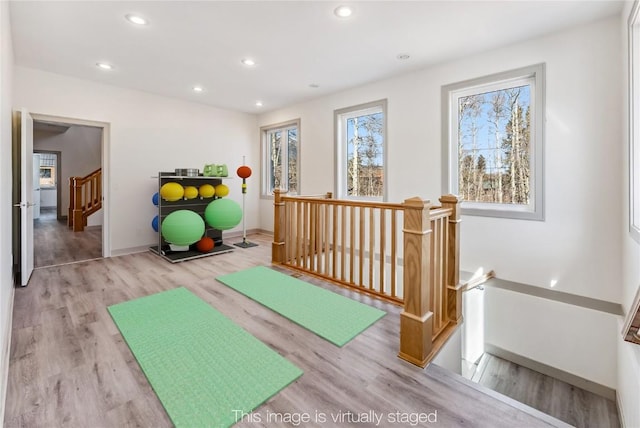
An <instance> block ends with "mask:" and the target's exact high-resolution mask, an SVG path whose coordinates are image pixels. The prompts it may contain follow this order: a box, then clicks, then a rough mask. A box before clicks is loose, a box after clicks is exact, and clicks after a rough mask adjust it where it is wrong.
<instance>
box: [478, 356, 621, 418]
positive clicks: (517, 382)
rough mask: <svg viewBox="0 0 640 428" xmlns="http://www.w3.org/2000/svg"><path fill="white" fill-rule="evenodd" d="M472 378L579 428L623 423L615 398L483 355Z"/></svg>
mask: <svg viewBox="0 0 640 428" xmlns="http://www.w3.org/2000/svg"><path fill="white" fill-rule="evenodd" d="M472 380H473V381H474V382H477V383H479V384H480V385H483V386H486V387H487V388H490V389H492V390H494V391H497V392H499V393H501V394H504V395H506V396H508V397H511V398H513V399H514V400H517V401H519V402H521V403H524V404H527V405H529V406H531V407H533V408H535V409H538V410H540V411H542V412H545V413H547V414H550V415H553V416H554V417H556V418H558V419H560V420H563V421H565V422H567V423H569V424H571V425H573V426H576V427H578V428H582V427H599V428H605V427H611V428H617V427H619V426H620V420H619V419H618V411H617V409H616V404H615V403H614V402H613V401H612V400H608V399H606V398H604V397H601V396H599V395H596V394H594V393H592V392H589V391H585V390H583V389H580V388H577V387H575V386H573V385H570V384H568V383H566V382H562V381H560V380H558V379H554V378H552V377H550V376H546V375H543V374H542V373H538V372H536V371H533V370H530V369H528V368H526V367H522V366H519V365H517V364H515V363H512V362H511V361H507V360H504V359H502V358H499V357H496V356H495V355H491V354H486V353H485V354H484V355H483V356H482V358H481V359H480V362H479V363H478V369H477V370H476V373H475V374H474V376H473V378H472Z"/></svg>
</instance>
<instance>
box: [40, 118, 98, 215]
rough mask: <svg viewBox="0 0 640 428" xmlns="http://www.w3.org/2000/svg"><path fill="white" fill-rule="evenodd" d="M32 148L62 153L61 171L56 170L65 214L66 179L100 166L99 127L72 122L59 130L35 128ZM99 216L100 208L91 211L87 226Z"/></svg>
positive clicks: (67, 192)
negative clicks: (64, 129)
mask: <svg viewBox="0 0 640 428" xmlns="http://www.w3.org/2000/svg"><path fill="white" fill-rule="evenodd" d="M33 149H34V150H52V151H59V152H61V161H62V164H61V169H62V171H59V175H58V186H59V187H60V191H61V195H60V197H61V198H60V199H61V201H60V203H61V204H62V206H61V212H62V213H63V215H66V214H67V211H68V208H69V178H70V177H74V176H76V177H84V176H86V175H88V174H89V173H91V172H93V171H95V170H96V169H98V168H101V167H102V154H101V150H102V129H101V128H95V127H90V126H78V125H75V126H71V127H69V129H67V131H66V132H62V133H60V132H48V131H41V130H35V131H34V133H33ZM43 192H50V191H48V190H43V191H41V194H42V193H43ZM53 193H54V194H55V192H53ZM54 197H55V196H54ZM41 198H42V196H41ZM42 206H43V207H44V205H42ZM102 216H103V214H102V210H100V211H98V212H96V213H94V214H93V215H91V216H90V217H89V218H88V219H87V225H88V226H96V225H101V224H102Z"/></svg>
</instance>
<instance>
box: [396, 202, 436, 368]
mask: <svg viewBox="0 0 640 428" xmlns="http://www.w3.org/2000/svg"><path fill="white" fill-rule="evenodd" d="M403 205H404V228H403V235H404V274H403V275H404V276H403V278H404V280H403V283H404V310H403V311H402V313H401V314H400V352H399V353H398V356H399V357H400V358H402V359H404V360H407V361H409V362H410V363H413V364H415V365H418V366H420V367H424V366H425V365H426V364H427V361H428V358H429V354H430V353H431V349H432V347H433V343H432V341H431V338H432V335H433V319H432V317H433V313H432V312H431V311H430V309H429V308H430V303H431V302H430V297H429V296H430V290H431V286H432V285H431V274H430V272H429V265H430V251H431V220H430V218H429V209H430V206H431V203H430V202H429V201H423V200H422V199H420V198H417V197H416V198H411V199H407V200H405V201H404V202H403Z"/></svg>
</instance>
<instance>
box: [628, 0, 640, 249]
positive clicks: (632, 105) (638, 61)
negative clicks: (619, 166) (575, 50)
mask: <svg viewBox="0 0 640 428" xmlns="http://www.w3.org/2000/svg"><path fill="white" fill-rule="evenodd" d="M629 233H630V234H631V236H632V237H633V239H635V240H636V241H638V243H640V14H639V6H638V2H636V3H635V4H634V5H633V8H632V9H631V13H630V15H629Z"/></svg>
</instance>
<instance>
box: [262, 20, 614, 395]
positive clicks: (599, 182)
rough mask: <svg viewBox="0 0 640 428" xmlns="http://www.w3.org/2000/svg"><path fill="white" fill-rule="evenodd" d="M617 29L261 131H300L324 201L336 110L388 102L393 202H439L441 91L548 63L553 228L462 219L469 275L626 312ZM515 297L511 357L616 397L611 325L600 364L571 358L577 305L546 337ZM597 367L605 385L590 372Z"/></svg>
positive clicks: (533, 46)
mask: <svg viewBox="0 0 640 428" xmlns="http://www.w3.org/2000/svg"><path fill="white" fill-rule="evenodd" d="M619 28H620V22H619V19H618V18H610V19H607V20H603V21H600V22H596V23H593V24H589V25H586V26H581V27H578V28H573V29H569V30H566V31H564V32H561V33H557V34H553V35H550V36H546V37H543V38H539V39H534V40H529V41H526V42H523V43H518V44H515V45H511V46H508V47H505V48H501V49H497V50H494V51H491V52H486V53H483V54H478V55H476V56H471V57H468V58H465V59H462V60H458V61H454V62H449V63H446V64H442V65H438V66H434V67H430V68H427V69H424V70H421V71H418V72H415V73H412V74H408V75H405V76H401V77H398V78H393V79H387V80H384V81H380V82H376V83H373V84H369V85H365V86H362V87H359V88H355V89H352V90H349V91H345V92H341V93H338V94H334V95H331V96H328V97H325V98H322V99H318V100H314V101H311V102H306V103H302V104H298V105H295V106H291V107H288V108H284V109H281V110H278V111H274V112H267V113H265V114H262V115H261V116H260V117H259V118H258V122H259V125H260V126H264V125H268V124H271V123H277V122H282V121H285V120H289V119H293V118H298V117H299V118H300V119H301V135H300V138H301V178H302V182H301V189H302V193H307V194H308V193H319V192H324V191H328V190H333V189H334V180H333V177H334V165H333V162H334V152H333V110H335V109H338V108H343V107H347V106H351V105H355V104H359V103H364V102H368V101H373V100H377V99H381V98H386V99H387V100H388V147H389V153H388V165H387V176H386V178H387V180H388V189H389V200H390V201H394V202H397V201H401V200H403V199H406V198H408V197H412V196H416V195H418V196H421V197H425V198H429V199H431V200H434V201H435V200H436V199H437V197H438V196H439V195H440V190H441V111H440V110H441V87H442V86H443V85H445V84H449V83H454V82H458V81H463V80H467V79H471V78H475V77H480V76H485V75H488V74H492V73H496V72H501V71H505V70H510V69H514V68H518V67H522V66H527V65H532V64H536V63H540V62H545V63H546V65H547V75H546V83H547V103H546V116H547V117H546V147H545V150H546V153H545V180H546V194H545V200H546V220H545V221H544V222H535V221H524V220H506V219H495V218H483V217H471V216H464V217H463V223H462V241H461V265H460V266H461V268H462V269H463V270H467V271H472V272H473V271H475V270H476V269H478V268H480V267H482V268H484V269H485V271H486V270H488V269H494V270H495V271H496V273H497V275H498V276H499V277H500V278H504V279H508V280H512V281H517V282H522V283H527V284H532V285H535V286H540V287H548V286H549V284H550V281H551V280H552V279H555V280H557V285H556V289H557V290H560V291H564V292H568V293H573V294H578V295H583V296H588V297H592V298H596V299H602V300H608V301H614V302H619V301H620V298H621V289H620V286H619V284H620V282H621V274H620V272H621V266H620V259H621V248H620V240H621V236H620V235H621V228H620V224H619V219H620V218H621V215H622V214H621V210H622V192H621V189H620V180H619V177H620V172H619V171H620V164H621V162H622V152H621V148H620V141H621V140H622V124H621V119H620V114H621V104H620V91H621V83H620V74H621V69H620V68H621V59H620V43H621V40H620V30H619ZM261 207H262V213H263V215H262V216H261V223H260V225H261V227H262V228H265V229H269V230H272V229H273V226H272V221H273V220H272V211H273V207H272V202H271V201H269V200H263V201H261ZM511 294H512V295H511V296H506V297H505V301H504V303H505V305H506V306H505V308H502V313H501V314H497V315H496V317H495V322H496V323H506V324H508V323H509V322H510V320H511V319H512V318H513V317H520V318H521V323H522V326H523V328H526V329H527V333H528V335H526V336H524V335H520V336H518V337H504V338H503V339H504V340H501V341H500V342H501V345H502V347H503V348H505V349H507V350H512V351H513V350H514V349H518V350H519V353H521V354H522V355H524V356H528V357H530V358H534V356H535V357H536V359H538V360H540V362H543V363H545V364H548V365H551V366H555V367H558V368H560V369H562V370H566V371H569V372H572V373H574V374H577V375H579V376H582V377H585V378H587V379H591V380H594V381H596V382H599V383H602V384H605V385H607V386H611V387H615V384H616V370H615V354H614V353H612V352H611V349H606V348H605V347H604V345H606V344H609V343H610V339H609V338H610V337H611V336H612V335H615V334H618V333H617V332H616V331H615V326H614V325H613V323H611V322H605V323H604V324H603V325H602V326H601V327H600V328H598V329H596V330H594V331H592V332H591V334H590V335H589V336H588V339H589V340H590V341H591V342H592V343H593V344H594V345H593V352H592V353H590V354H588V355H584V354H578V353H577V351H578V350H577V349H576V350H575V351H572V350H568V351H567V350H565V349H561V348H559V347H557V345H558V344H562V343H565V341H566V337H567V335H571V334H578V335H580V334H582V335H585V333H582V332H583V330H582V329H583V326H582V325H580V324H578V323H577V322H573V321H572V320H571V318H569V317H570V316H571V315H572V314H573V311H572V310H570V309H567V308H568V305H564V306H565V307H563V308H559V309H555V308H554V310H553V311H550V312H549V315H548V316H549V317H550V318H549V319H548V320H547V321H546V322H545V323H544V325H543V326H541V325H539V323H538V321H539V318H540V317H542V316H547V314H546V313H545V312H544V311H543V312H542V313H537V312H536V313H532V312H524V311H517V309H518V307H517V306H515V305H514V303H516V302H517V297H515V296H514V293H511ZM541 305H542V307H543V308H544V307H547V306H551V303H550V302H546V301H543V302H541ZM581 318H584V317H581ZM586 318H588V317H586ZM594 319H595V318H594ZM555 325H565V327H564V328H563V329H556V328H555V327H554V326H555ZM487 327H488V329H492V328H493V326H492V325H488V326H487ZM532 335H534V336H535V337H532ZM543 338H544V339H545V340H542V339H543ZM534 343H543V344H545V345H546V347H545V348H544V351H545V352H542V353H540V352H539V349H536V347H535V346H534ZM496 345H498V344H496ZM598 345H602V346H598ZM565 351H567V352H569V354H566V355H565ZM514 352H515V351H514ZM575 359H581V360H582V364H581V365H580V367H579V370H574V367H573V364H571V361H573V360H575ZM596 366H597V367H599V369H598V370H597V373H595V372H594V371H593V370H591V369H587V368H588V367H596Z"/></svg>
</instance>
